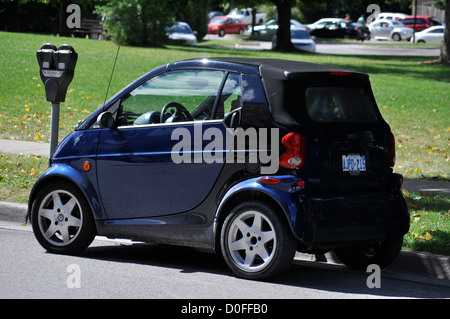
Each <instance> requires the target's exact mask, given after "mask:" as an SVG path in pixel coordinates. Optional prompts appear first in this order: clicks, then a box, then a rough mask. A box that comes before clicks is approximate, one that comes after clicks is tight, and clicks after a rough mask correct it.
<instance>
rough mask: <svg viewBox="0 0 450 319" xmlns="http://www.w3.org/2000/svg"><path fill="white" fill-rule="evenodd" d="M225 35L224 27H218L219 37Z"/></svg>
mask: <svg viewBox="0 0 450 319" xmlns="http://www.w3.org/2000/svg"><path fill="white" fill-rule="evenodd" d="M224 36H225V30H224V29H220V31H219V37H221V38H222V37H224Z"/></svg>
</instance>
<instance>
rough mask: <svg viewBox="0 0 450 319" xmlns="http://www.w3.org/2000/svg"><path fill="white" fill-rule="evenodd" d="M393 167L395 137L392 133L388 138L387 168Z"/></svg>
mask: <svg viewBox="0 0 450 319" xmlns="http://www.w3.org/2000/svg"><path fill="white" fill-rule="evenodd" d="M394 165H395V137H394V134H392V132H391V133H390V136H389V166H390V167H394Z"/></svg>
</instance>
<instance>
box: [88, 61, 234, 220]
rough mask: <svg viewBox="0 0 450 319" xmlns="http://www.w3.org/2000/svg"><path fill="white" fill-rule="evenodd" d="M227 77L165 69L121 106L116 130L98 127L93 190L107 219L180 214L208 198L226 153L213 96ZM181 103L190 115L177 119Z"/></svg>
mask: <svg viewBox="0 0 450 319" xmlns="http://www.w3.org/2000/svg"><path fill="white" fill-rule="evenodd" d="M225 76H226V73H225V72H223V71H213V70H175V71H168V72H165V73H162V74H160V75H157V76H155V77H154V78H151V79H150V80H148V81H147V82H145V83H143V84H142V85H140V86H139V87H137V88H136V89H134V90H132V91H131V92H130V93H129V95H128V97H127V98H126V99H124V100H123V101H121V105H120V108H119V111H118V115H117V121H118V122H119V126H118V127H117V128H116V129H102V131H101V134H100V139H99V147H98V158H97V174H98V187H99V190H100V194H101V198H102V202H103V206H104V207H105V211H106V214H107V216H108V218H109V219H123V218H145V217H153V216H162V215H170V214H176V213H181V212H185V211H188V210H191V209H193V208H195V207H196V206H197V205H199V204H200V203H201V202H202V201H203V200H204V199H205V197H206V196H207V195H208V193H209V192H210V190H211V188H212V186H213V185H214V183H215V181H216V179H217V177H218V175H219V173H220V171H221V169H222V167H223V165H224V162H225V160H224V157H225V156H226V153H227V148H226V127H225V125H224V122H223V117H224V110H223V106H219V105H218V104H219V103H218V102H219V101H220V98H217V96H218V94H219V93H220V90H221V88H223V87H224V84H223V83H224V79H225ZM227 81H228V80H227ZM169 103H172V104H170V105H172V107H169V108H168V109H167V110H166V111H167V113H166V112H164V113H166V116H164V114H163V117H161V109H162V108H163V107H164V106H165V105H167V104H169ZM175 103H176V104H175ZM178 104H180V105H183V106H184V107H185V108H186V110H188V111H189V114H190V118H189V117H188V116H187V114H181V111H180V112H179V113H180V114H178V115H177V112H178V111H179V110H178V109H177V107H175V106H176V105H178ZM173 105H175V106H173ZM220 107H222V109H221V108H220ZM183 112H184V113H185V111H183ZM177 116H178V118H177ZM161 119H162V122H161ZM213 142H214V150H213V151H212V150H211V149H212V147H211V143H213Z"/></svg>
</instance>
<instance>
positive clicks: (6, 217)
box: [0, 202, 28, 223]
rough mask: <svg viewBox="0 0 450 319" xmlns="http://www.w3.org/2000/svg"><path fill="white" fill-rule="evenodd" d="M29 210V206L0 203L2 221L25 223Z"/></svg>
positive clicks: (0, 218)
mask: <svg viewBox="0 0 450 319" xmlns="http://www.w3.org/2000/svg"><path fill="white" fill-rule="evenodd" d="M27 210H28V205H27V204H19V203H10V202H0V220H2V221H8V222H19V223H24V222H25V216H26V215H27Z"/></svg>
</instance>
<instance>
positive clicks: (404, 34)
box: [369, 20, 414, 41]
mask: <svg viewBox="0 0 450 319" xmlns="http://www.w3.org/2000/svg"><path fill="white" fill-rule="evenodd" d="M369 31H370V34H371V36H372V37H373V38H374V39H377V40H390V39H392V40H394V41H401V40H407V41H409V39H411V37H412V36H413V33H414V30H413V29H412V28H408V27H405V25H404V24H403V23H401V22H400V21H396V20H375V21H374V22H372V23H371V24H369Z"/></svg>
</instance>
